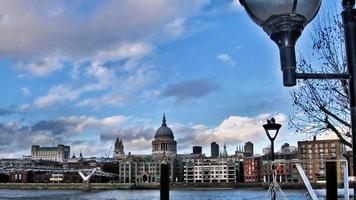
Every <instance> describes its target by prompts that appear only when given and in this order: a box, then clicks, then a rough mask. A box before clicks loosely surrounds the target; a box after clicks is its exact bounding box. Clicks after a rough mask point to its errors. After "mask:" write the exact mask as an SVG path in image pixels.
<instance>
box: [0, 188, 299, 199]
mask: <svg viewBox="0 0 356 200" xmlns="http://www.w3.org/2000/svg"><path fill="white" fill-rule="evenodd" d="M265 194H266V190H256V189H235V190H232V189H231V190H223V189H220V190H213V189H205V190H204V189H194V190H172V191H171V193H170V199H171V200H185V199H188V200H254V199H257V200H258V199H261V200H263V199H265V198H264V196H265ZM284 194H285V195H286V197H287V199H288V200H305V199H306V198H305V191H303V190H285V191H284ZM15 199H16V200H17V199H18V200H89V199H90V200H91V199H95V200H125V199H128V200H159V190H109V191H92V192H81V191H72V190H0V200H15Z"/></svg>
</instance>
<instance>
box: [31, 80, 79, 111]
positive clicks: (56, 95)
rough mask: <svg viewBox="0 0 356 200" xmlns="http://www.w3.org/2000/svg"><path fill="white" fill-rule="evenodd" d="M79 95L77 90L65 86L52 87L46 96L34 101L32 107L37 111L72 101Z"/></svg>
mask: <svg viewBox="0 0 356 200" xmlns="http://www.w3.org/2000/svg"><path fill="white" fill-rule="evenodd" d="M79 95H80V91H79V90H74V89H72V88H71V87H69V86H65V85H57V86H54V87H52V88H51V89H50V90H49V92H48V94H47V95H45V96H42V97H39V98H37V99H36V100H35V101H34V105H35V107H36V108H39V109H41V108H46V107H49V106H52V105H53V104H56V103H63V102H69V101H73V100H75V99H77V98H78V97H79Z"/></svg>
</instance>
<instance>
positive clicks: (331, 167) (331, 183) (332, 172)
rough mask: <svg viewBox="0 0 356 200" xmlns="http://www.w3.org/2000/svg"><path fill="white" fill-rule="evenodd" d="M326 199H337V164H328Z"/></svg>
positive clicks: (330, 162) (329, 162)
mask: <svg viewBox="0 0 356 200" xmlns="http://www.w3.org/2000/svg"><path fill="white" fill-rule="evenodd" d="M326 199H327V200H336V199H337V175H336V162H335V161H327V162H326Z"/></svg>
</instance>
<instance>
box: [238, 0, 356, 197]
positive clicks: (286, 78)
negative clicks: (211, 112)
mask: <svg viewBox="0 0 356 200" xmlns="http://www.w3.org/2000/svg"><path fill="white" fill-rule="evenodd" d="M239 1H240V3H241V5H242V6H243V7H244V8H245V9H246V11H247V13H248V14H249V15H250V17H251V18H252V20H253V21H254V22H256V23H257V24H258V25H260V26H261V27H262V28H263V29H264V31H266V32H267V34H268V35H269V36H270V38H271V39H272V40H273V41H275V42H276V43H277V45H278V47H279V49H280V59H281V69H282V72H283V84H284V86H287V87H290V86H295V85H296V79H349V81H348V86H349V101H350V118H351V132H352V147H353V148H352V153H353V163H354V165H353V166H354V167H353V172H354V176H355V175H356V164H355V163H356V9H355V8H354V6H355V0H342V7H343V11H342V12H341V16H342V20H343V26H344V27H343V28H344V36H345V52H346V62H347V72H348V73H346V74H345V73H341V74H320V73H317V74H315V73H298V72H296V71H297V70H296V59H295V50H294V45H295V43H296V41H297V39H298V37H299V36H300V35H301V33H302V31H303V28H304V27H305V26H306V25H307V24H308V23H309V22H310V21H311V20H312V19H313V18H314V17H315V15H316V13H317V12H318V10H319V8H320V4H321V0H239ZM354 192H355V194H356V187H354Z"/></svg>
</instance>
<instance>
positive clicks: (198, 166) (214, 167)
mask: <svg viewBox="0 0 356 200" xmlns="http://www.w3.org/2000/svg"><path fill="white" fill-rule="evenodd" d="M183 162H184V182H186V183H212V182H218V183H228V182H229V183H234V182H236V170H237V169H236V162H235V159H234V158H205V157H199V158H193V159H185V160H184V161H183Z"/></svg>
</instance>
